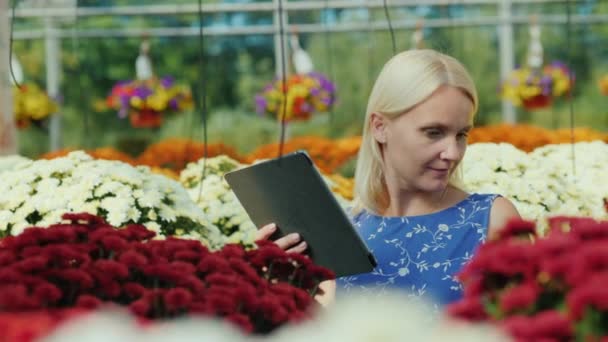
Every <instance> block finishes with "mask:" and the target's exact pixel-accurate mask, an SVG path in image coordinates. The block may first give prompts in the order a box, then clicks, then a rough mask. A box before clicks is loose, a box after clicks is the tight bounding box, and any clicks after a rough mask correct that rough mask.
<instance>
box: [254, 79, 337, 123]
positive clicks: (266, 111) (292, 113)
mask: <svg viewBox="0 0 608 342" xmlns="http://www.w3.org/2000/svg"><path fill="white" fill-rule="evenodd" d="M282 83H283V82H282V80H281V79H275V80H274V81H273V82H272V83H270V84H268V85H267V86H266V87H264V90H262V92H261V93H259V94H257V95H256V97H255V104H256V111H257V112H258V113H259V114H260V115H263V116H269V117H271V118H275V119H277V120H282V116H283V106H284V105H285V102H284V101H287V108H286V111H285V120H286V121H297V120H308V119H310V117H311V116H312V115H313V114H316V113H324V112H329V111H331V109H332V107H333V105H334V103H335V99H336V98H335V95H336V94H335V93H336V87H335V85H334V84H333V83H332V82H331V81H330V80H329V79H327V78H326V77H325V76H324V75H322V74H320V73H317V72H311V73H308V74H296V75H291V76H289V77H288V78H287V82H286V89H284V90H283V84H282Z"/></svg>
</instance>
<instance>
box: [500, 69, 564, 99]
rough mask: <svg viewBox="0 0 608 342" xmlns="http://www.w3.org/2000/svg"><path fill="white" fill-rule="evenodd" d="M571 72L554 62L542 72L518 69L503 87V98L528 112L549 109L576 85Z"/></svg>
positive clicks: (504, 82)
mask: <svg viewBox="0 0 608 342" xmlns="http://www.w3.org/2000/svg"><path fill="white" fill-rule="evenodd" d="M570 74H571V73H570V70H569V69H568V68H567V67H566V65H565V64H564V63H562V62H558V61H556V62H553V63H551V64H550V65H546V66H545V67H544V68H543V69H542V70H533V69H531V68H528V67H525V68H518V69H515V70H513V71H512V72H511V74H510V75H509V77H508V78H507V79H506V80H504V81H503V83H502V86H501V89H500V91H501V97H502V98H503V99H506V100H509V101H511V102H512V103H513V104H514V105H515V106H521V107H523V108H525V109H526V110H537V109H542V108H546V107H549V106H550V105H551V104H552V103H553V100H554V99H555V98H558V97H560V96H563V95H565V94H567V93H568V92H569V91H570V89H571V88H572V85H573V83H574V78H572V79H571V80H569V78H570V76H569V75H570Z"/></svg>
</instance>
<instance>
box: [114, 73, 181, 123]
mask: <svg viewBox="0 0 608 342" xmlns="http://www.w3.org/2000/svg"><path fill="white" fill-rule="evenodd" d="M106 103H107V105H108V106H109V107H110V108H113V109H115V110H117V111H118V117H120V118H126V117H127V116H128V117H129V121H130V123H131V125H132V126H133V127H136V128H157V127H160V126H161V125H162V123H163V118H164V115H165V114H168V113H178V112H181V111H183V110H186V109H191V108H192V107H193V99H192V91H191V90H190V87H188V86H186V85H180V84H176V83H175V82H174V80H173V78H172V77H170V76H166V77H163V78H161V79H158V78H152V79H149V80H134V81H120V82H118V83H117V84H116V85H115V86H114V87H113V88H112V91H111V93H110V95H109V96H108V97H107V99H106Z"/></svg>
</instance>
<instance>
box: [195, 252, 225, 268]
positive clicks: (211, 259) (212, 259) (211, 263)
mask: <svg viewBox="0 0 608 342" xmlns="http://www.w3.org/2000/svg"><path fill="white" fill-rule="evenodd" d="M229 269H230V267H229V264H228V261H227V260H225V259H223V258H221V257H220V256H219V255H214V254H209V255H207V256H205V258H204V259H203V260H201V262H200V263H199V264H198V266H197V270H198V271H199V272H203V273H212V272H218V273H221V272H227V271H228V270H229Z"/></svg>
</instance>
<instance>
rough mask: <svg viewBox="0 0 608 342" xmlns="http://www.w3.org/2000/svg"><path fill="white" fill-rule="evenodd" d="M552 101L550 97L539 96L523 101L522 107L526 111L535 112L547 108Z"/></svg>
mask: <svg viewBox="0 0 608 342" xmlns="http://www.w3.org/2000/svg"><path fill="white" fill-rule="evenodd" d="M552 101H553V99H552V98H551V96H548V95H543V94H541V95H536V96H534V97H531V98H529V99H524V100H523V101H522V105H523V107H524V108H525V109H526V110H536V109H542V108H547V107H549V106H550V105H551V102H552Z"/></svg>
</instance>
